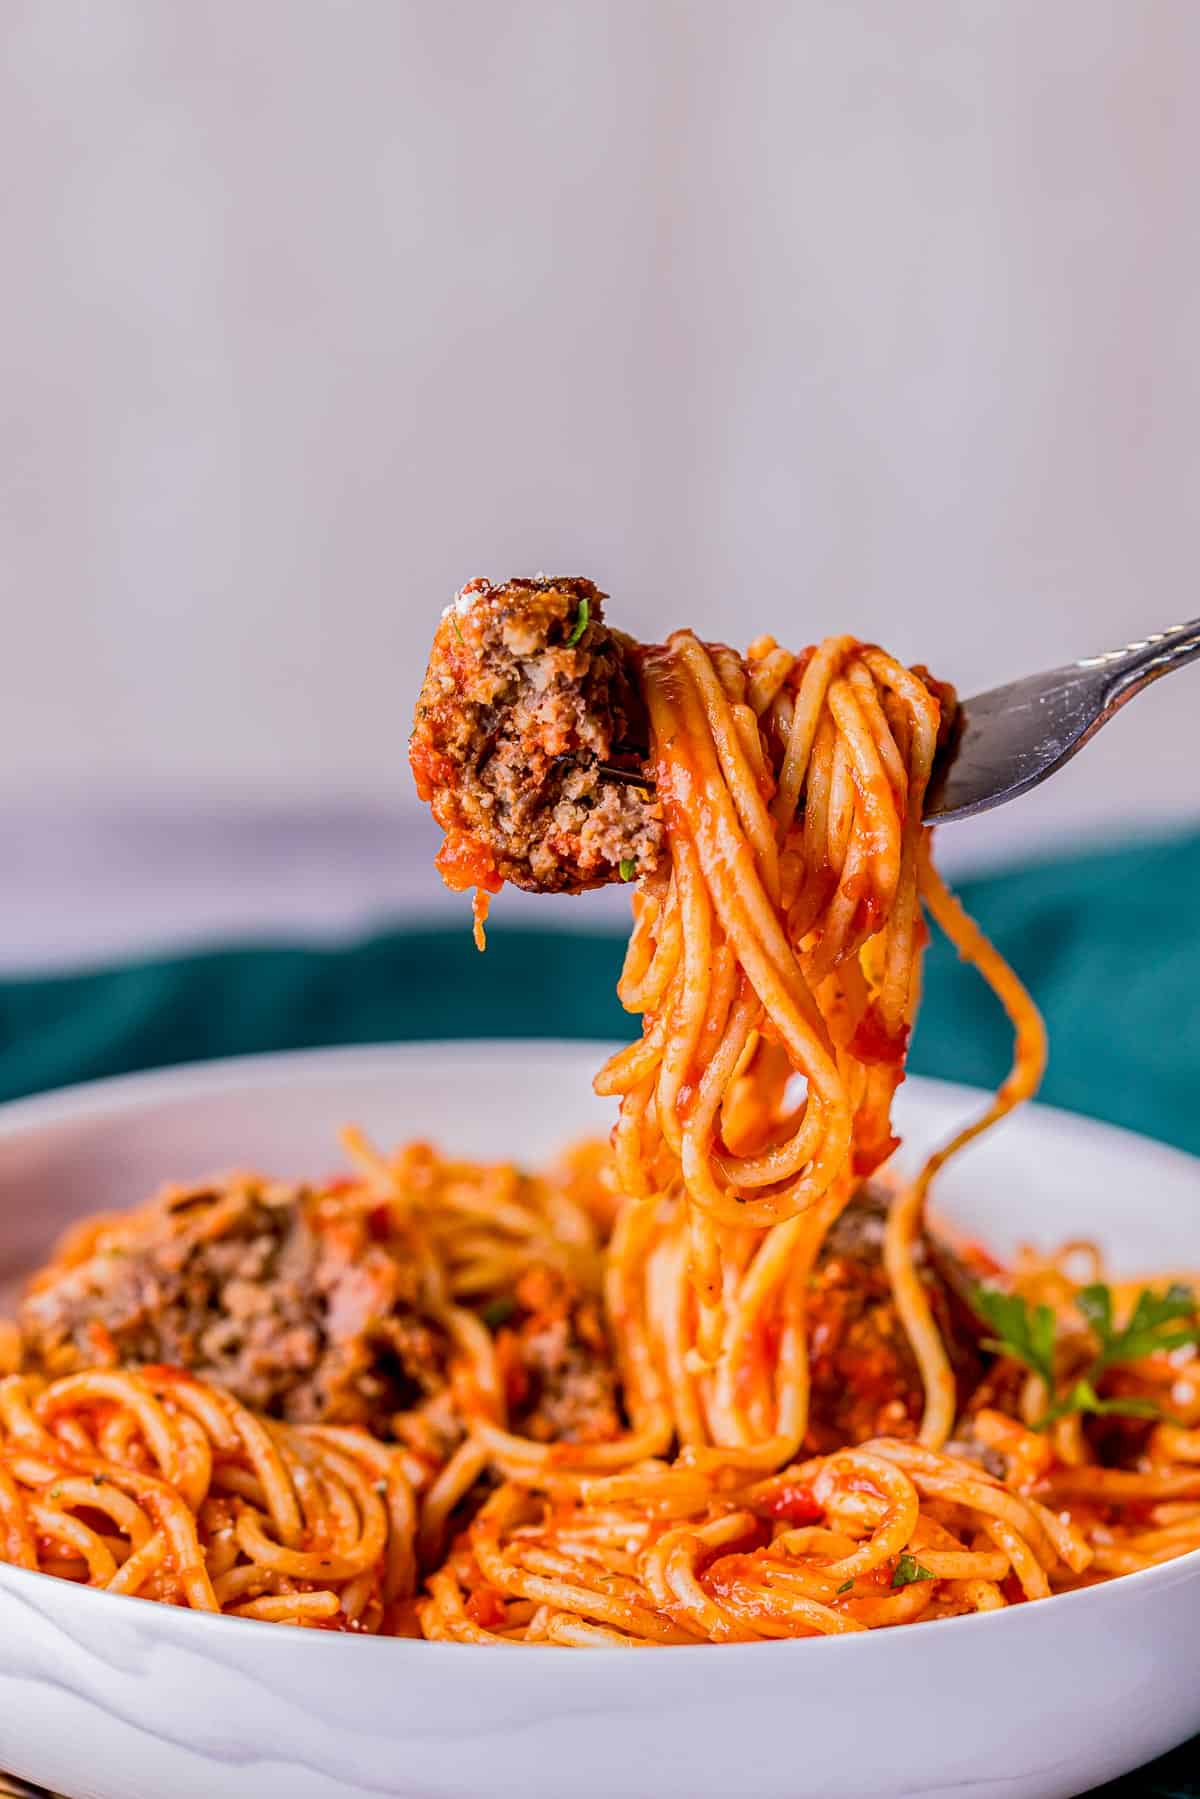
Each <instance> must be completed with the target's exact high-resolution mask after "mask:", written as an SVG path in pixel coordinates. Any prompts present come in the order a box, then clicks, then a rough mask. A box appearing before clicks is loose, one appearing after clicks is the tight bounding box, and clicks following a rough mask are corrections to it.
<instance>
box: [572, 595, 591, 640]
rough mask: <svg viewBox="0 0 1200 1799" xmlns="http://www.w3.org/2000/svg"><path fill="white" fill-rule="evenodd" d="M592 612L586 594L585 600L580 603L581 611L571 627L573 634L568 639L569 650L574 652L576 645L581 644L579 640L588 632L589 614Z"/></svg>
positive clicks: (576, 615)
mask: <svg viewBox="0 0 1200 1799" xmlns="http://www.w3.org/2000/svg"><path fill="white" fill-rule="evenodd" d="M590 611H591V607H590V606H589V605H588V597H587V595H586V593H585V594H584V596H583V598H582V599H581V600H580V602H579V611H578V612H577V613H576V614H575V623H574V624H573V625H572V626H571V633H570V636H569V637H568V638H567V648H568V649H569V650H573V649H574V648H575V645H576V644H577V643H578V642H579V639H580V638H581V637H582V636H583V634H584V632H585V631H586V630H587V628H588V614H589V612H590Z"/></svg>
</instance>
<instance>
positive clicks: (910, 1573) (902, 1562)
mask: <svg viewBox="0 0 1200 1799" xmlns="http://www.w3.org/2000/svg"><path fill="white" fill-rule="evenodd" d="M935 1578H936V1577H935V1576H934V1575H932V1574H931V1573H930V1572H929V1569H928V1568H923V1567H922V1566H921V1564H920V1562H919V1561H918V1560H917V1558H916V1556H915V1555H910V1554H909V1553H908V1550H907V1549H906V1550H905V1551H904V1553H903V1555H901V1556H900V1557H898V1559H897V1561H896V1567H895V1571H894V1573H893V1574H892V1587H893V1590H894V1589H895V1588H897V1587H911V1586H912V1584H913V1582H914V1581H917V1580H933V1579H935Z"/></svg>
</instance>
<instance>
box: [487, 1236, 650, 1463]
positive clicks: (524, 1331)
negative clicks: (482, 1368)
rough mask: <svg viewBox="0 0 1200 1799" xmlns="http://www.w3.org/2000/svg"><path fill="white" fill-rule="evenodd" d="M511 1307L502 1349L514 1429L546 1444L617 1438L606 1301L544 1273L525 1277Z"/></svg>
mask: <svg viewBox="0 0 1200 1799" xmlns="http://www.w3.org/2000/svg"><path fill="white" fill-rule="evenodd" d="M509 1304H510V1305H511V1308H512V1309H511V1312H508V1310H507V1307H506V1314H507V1316H506V1325H505V1328H503V1329H501V1331H500V1332H499V1335H498V1337H497V1342H496V1349H497V1354H498V1356H499V1359H500V1366H501V1369H502V1371H503V1374H504V1381H505V1387H506V1391H507V1398H508V1404H509V1413H510V1419H511V1424H512V1428H513V1429H514V1430H516V1431H519V1432H520V1434H521V1435H522V1436H525V1437H532V1438H533V1439H534V1440H535V1441H536V1442H539V1443H604V1442H608V1441H610V1440H611V1439H612V1438H614V1437H616V1436H618V1435H619V1434H620V1431H621V1408H620V1402H619V1399H618V1394H617V1373H616V1366H615V1363H614V1361H613V1355H612V1348H611V1345H610V1343H609V1340H608V1332H607V1329H606V1327H605V1322H604V1313H603V1309H602V1307H601V1305H600V1303H599V1301H598V1300H597V1299H596V1298H594V1297H593V1296H592V1295H590V1294H587V1293H584V1292H582V1291H581V1290H580V1288H579V1287H578V1286H577V1285H576V1284H575V1283H574V1282H573V1281H571V1280H569V1279H568V1278H567V1276H566V1275H563V1274H560V1273H559V1272H557V1270H555V1269H551V1268H547V1267H544V1266H539V1267H536V1268H531V1269H529V1270H528V1272H527V1273H525V1274H523V1275H522V1276H521V1279H520V1280H519V1281H518V1282H517V1286H516V1291H515V1293H514V1294H513V1296H512V1298H511V1300H510V1301H509Z"/></svg>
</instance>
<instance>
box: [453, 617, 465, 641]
mask: <svg viewBox="0 0 1200 1799" xmlns="http://www.w3.org/2000/svg"><path fill="white" fill-rule="evenodd" d="M450 623H451V624H452V625H453V626H454V635H455V636H456V637H457V638H458V641H459V643H461V644H463V645H465V644H466V638H465V637H464V636H463V634H462V626H461V625H460V624H459V622H458V614H457V612H452V613H451V614H450Z"/></svg>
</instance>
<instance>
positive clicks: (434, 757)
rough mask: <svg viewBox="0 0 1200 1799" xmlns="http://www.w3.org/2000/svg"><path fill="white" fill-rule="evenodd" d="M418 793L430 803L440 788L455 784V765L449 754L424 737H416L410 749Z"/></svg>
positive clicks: (409, 754)
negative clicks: (444, 753)
mask: <svg viewBox="0 0 1200 1799" xmlns="http://www.w3.org/2000/svg"><path fill="white" fill-rule="evenodd" d="M408 762H409V767H410V768H411V769H412V772H413V780H414V781H415V782H416V786H417V793H418V795H419V796H420V798H421V799H423V800H424V801H425V803H426V805H428V804H429V803H430V801H431V800H432V799H433V797H434V795H435V794H436V793H437V792H438V791H439V789H444V788H447V787H453V786H454V785H455V775H456V771H455V767H454V764H453V762H451V760H450V758H449V756H444V755H443V754H442V752H441V750H435V749H434V747H433V745H432V744H431V743H429V742H428V741H427V740H426V739H425V738H424V737H421V738H418V737H414V738H413V740H412V742H411V744H410V745H409V750H408Z"/></svg>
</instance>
